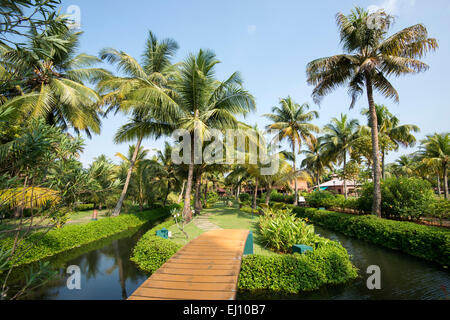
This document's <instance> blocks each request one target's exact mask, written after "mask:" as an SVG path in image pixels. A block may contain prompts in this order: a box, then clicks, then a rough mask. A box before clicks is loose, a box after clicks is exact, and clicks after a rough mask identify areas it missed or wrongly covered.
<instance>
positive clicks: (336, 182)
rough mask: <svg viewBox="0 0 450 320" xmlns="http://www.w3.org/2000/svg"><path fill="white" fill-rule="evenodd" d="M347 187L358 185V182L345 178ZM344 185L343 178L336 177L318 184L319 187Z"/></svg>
mask: <svg viewBox="0 0 450 320" xmlns="http://www.w3.org/2000/svg"><path fill="white" fill-rule="evenodd" d="M346 183H347V187H352V186H353V187H355V186H359V185H360V184H359V183H358V182H356V181H354V180H346ZM341 186H344V180H340V179H338V178H333V179H332V180H330V181H327V182H324V183H321V184H320V187H321V188H322V187H341ZM317 187H318V186H315V187H314V188H317Z"/></svg>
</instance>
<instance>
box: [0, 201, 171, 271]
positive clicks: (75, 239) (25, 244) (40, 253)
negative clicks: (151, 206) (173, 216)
mask: <svg viewBox="0 0 450 320" xmlns="http://www.w3.org/2000/svg"><path fill="white" fill-rule="evenodd" d="M169 212H170V211H169V210H168V209H167V208H164V209H156V210H152V211H144V212H140V213H139V214H136V215H135V214H122V215H120V216H118V217H113V218H104V219H101V220H99V221H92V222H89V223H86V224H79V225H66V226H64V227H63V228H61V229H55V230H51V231H49V232H47V233H44V232H36V233H34V234H32V235H30V236H29V237H27V238H25V239H24V240H23V241H22V242H21V243H20V245H19V246H18V248H17V250H18V252H19V253H20V252H22V254H23V256H22V258H21V259H20V261H13V263H14V264H15V265H16V266H18V265H23V264H27V263H30V262H35V261H38V260H42V259H43V258H47V257H50V256H53V255H55V254H57V253H61V252H63V251H67V250H70V249H73V248H77V247H80V246H82V245H85V244H88V243H91V242H93V241H96V240H100V239H103V238H106V237H109V236H111V235H114V234H116V233H119V232H122V231H125V230H128V229H129V228H134V227H138V226H141V225H143V224H144V223H146V222H148V221H156V220H158V219H161V218H163V217H166V216H168V215H169ZM13 243H14V239H13V238H5V239H2V240H0V248H3V249H9V248H12V246H13ZM22 254H17V255H16V256H21V255H22Z"/></svg>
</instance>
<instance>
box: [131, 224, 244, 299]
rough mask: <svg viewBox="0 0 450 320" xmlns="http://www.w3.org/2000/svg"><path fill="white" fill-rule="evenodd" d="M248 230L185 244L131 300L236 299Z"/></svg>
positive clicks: (210, 233)
mask: <svg viewBox="0 0 450 320" xmlns="http://www.w3.org/2000/svg"><path fill="white" fill-rule="evenodd" d="M248 234H249V231H248V230H229V229H227V230H223V229H222V230H213V231H208V232H205V233H203V234H202V235H200V236H199V237H197V238H196V239H194V240H192V241H191V242H189V243H188V244H187V245H185V246H184V247H183V248H182V249H181V250H180V251H178V252H177V253H176V254H175V255H174V256H173V257H172V258H170V259H169V260H168V261H167V262H166V263H165V264H164V265H163V266H162V267H161V268H159V269H158V270H157V271H156V272H155V273H153V274H152V276H151V277H150V278H148V279H147V280H146V281H145V282H144V283H143V284H142V285H141V286H140V287H139V288H138V289H137V290H136V291H135V292H134V293H133V294H132V295H131V296H130V297H129V298H128V300H178V299H187V300H197V299H198V300H234V299H235V298H236V290H237V281H238V277H239V271H240V269H241V259H242V255H243V253H244V246H245V242H246V240H247V236H248Z"/></svg>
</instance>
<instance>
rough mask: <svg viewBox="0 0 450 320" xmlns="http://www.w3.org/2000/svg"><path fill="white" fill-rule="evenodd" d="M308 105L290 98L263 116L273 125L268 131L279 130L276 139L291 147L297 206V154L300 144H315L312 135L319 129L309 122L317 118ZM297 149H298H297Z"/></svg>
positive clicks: (295, 203) (295, 202) (282, 100)
mask: <svg viewBox="0 0 450 320" xmlns="http://www.w3.org/2000/svg"><path fill="white" fill-rule="evenodd" d="M309 108H310V107H309V105H308V104H306V103H305V104H302V105H299V104H298V103H296V102H295V101H294V100H292V98H291V97H289V96H288V97H287V98H283V99H280V106H279V107H273V108H272V114H266V115H264V116H265V117H266V118H268V119H270V120H271V121H272V122H273V123H272V124H270V125H268V126H267V128H268V129H274V130H279V134H278V138H279V139H280V141H281V140H284V139H287V140H288V141H289V143H290V144H291V147H292V155H293V171H294V179H295V180H294V189H295V200H294V205H297V204H298V188H297V178H296V177H295V173H296V172H297V154H298V152H300V151H301V148H302V142H305V143H306V144H307V145H308V146H310V145H311V144H313V143H314V142H315V137H314V134H313V133H318V132H319V131H320V129H319V127H317V126H316V125H313V124H311V123H310V122H311V121H312V120H314V119H316V118H318V117H319V114H318V112H317V111H308V110H309ZM297 147H298V149H297Z"/></svg>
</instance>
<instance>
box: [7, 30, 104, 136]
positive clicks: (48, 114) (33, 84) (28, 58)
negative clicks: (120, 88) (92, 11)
mask: <svg viewBox="0 0 450 320" xmlns="http://www.w3.org/2000/svg"><path fill="white" fill-rule="evenodd" d="M81 34H82V33H81V32H73V31H70V30H68V29H65V28H64V29H63V28H52V27H50V28H48V29H46V30H44V31H43V33H42V34H39V33H38V32H37V31H36V30H34V31H32V38H31V40H30V43H29V44H28V46H27V47H26V48H21V49H12V48H8V49H4V50H1V51H0V61H1V62H2V63H1V64H2V65H5V66H7V67H6V69H3V71H0V73H2V74H3V73H5V72H6V70H7V72H8V73H9V74H15V75H16V77H17V75H20V79H19V80H17V83H16V84H17V85H15V86H14V82H12V83H11V84H12V88H9V90H8V91H7V92H2V95H4V97H6V98H7V99H8V100H7V101H6V102H5V103H4V105H3V106H2V109H6V108H8V107H10V108H12V109H14V110H20V111H21V113H22V115H23V116H24V120H27V119H33V118H38V117H42V118H44V119H46V122H47V123H48V124H50V125H58V126H59V127H61V128H62V129H63V130H66V129H67V128H69V127H71V128H73V129H74V131H75V132H79V131H81V130H83V131H85V132H86V134H87V135H88V136H90V135H91V131H93V132H95V133H97V134H98V133H100V122H101V121H100V116H99V112H100V110H99V108H98V105H99V101H100V97H99V96H98V94H97V92H96V91H95V90H93V89H91V88H89V87H88V86H86V85H85V84H84V83H85V82H91V83H96V82H98V81H100V80H101V79H104V78H105V77H108V76H110V75H111V74H110V73H109V72H108V71H106V70H104V69H101V68H93V67H92V66H93V65H94V64H97V63H99V62H101V60H100V59H98V58H97V57H94V56H90V55H87V54H84V53H82V54H79V55H75V52H76V49H77V47H78V45H79V39H80V36H81ZM42 36H45V37H47V38H50V39H59V40H60V41H59V42H54V41H53V40H52V41H50V40H49V41H48V42H47V43H45V44H44V43H43V42H42V41H41V40H39V39H41V38H42ZM0 100H1V99H0Z"/></svg>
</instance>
